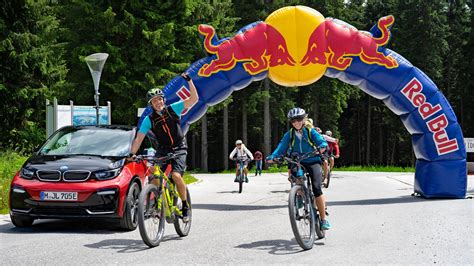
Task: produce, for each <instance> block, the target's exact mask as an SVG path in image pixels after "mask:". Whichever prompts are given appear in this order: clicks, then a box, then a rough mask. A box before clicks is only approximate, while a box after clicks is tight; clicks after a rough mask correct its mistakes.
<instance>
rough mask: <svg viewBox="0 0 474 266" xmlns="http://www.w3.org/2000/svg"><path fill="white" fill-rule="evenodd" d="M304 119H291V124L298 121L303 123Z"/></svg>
mask: <svg viewBox="0 0 474 266" xmlns="http://www.w3.org/2000/svg"><path fill="white" fill-rule="evenodd" d="M303 119H304V117H297V118H293V119H291V120H290V122H291V123H294V122H297V121H298V122H301V121H303Z"/></svg>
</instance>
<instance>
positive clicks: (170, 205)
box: [153, 164, 182, 222]
mask: <svg viewBox="0 0 474 266" xmlns="http://www.w3.org/2000/svg"><path fill="white" fill-rule="evenodd" d="M153 167H154V169H153V176H154V177H155V178H159V181H160V187H161V191H162V192H161V195H162V196H161V198H160V199H159V200H158V202H159V203H160V201H161V200H164V201H165V216H166V217H167V218H168V219H170V218H173V219H174V217H172V214H173V213H176V214H177V215H178V216H181V215H182V213H181V210H180V209H179V208H178V207H177V206H176V205H175V204H174V198H175V197H174V196H175V195H176V196H177V197H179V196H180V195H179V193H178V190H177V189H176V187H175V184H174V183H173V182H171V181H170V179H169V177H168V175H167V174H166V173H165V172H163V171H162V170H161V167H159V166H158V165H156V164H154V165H153ZM173 219H171V220H170V221H169V222H172V220H173Z"/></svg>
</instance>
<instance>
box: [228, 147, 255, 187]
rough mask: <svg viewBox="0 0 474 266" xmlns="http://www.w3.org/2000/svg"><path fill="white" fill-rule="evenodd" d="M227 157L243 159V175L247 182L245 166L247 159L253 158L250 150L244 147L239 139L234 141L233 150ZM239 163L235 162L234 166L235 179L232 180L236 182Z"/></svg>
mask: <svg viewBox="0 0 474 266" xmlns="http://www.w3.org/2000/svg"><path fill="white" fill-rule="evenodd" d="M229 159H231V160H236V161H237V160H243V161H244V175H245V182H246V183H248V182H249V180H248V178H247V172H248V169H247V166H248V163H249V160H253V155H252V152H250V151H249V149H247V147H245V145H244V144H243V143H242V141H241V140H240V139H239V140H237V141H236V142H235V148H234V150H233V151H232V152H231V153H230V155H229ZM239 167H240V165H239V163H238V162H237V164H236V167H235V180H234V182H238V179H237V177H238V176H239Z"/></svg>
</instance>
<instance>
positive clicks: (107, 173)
mask: <svg viewBox="0 0 474 266" xmlns="http://www.w3.org/2000/svg"><path fill="white" fill-rule="evenodd" d="M121 170H122V169H121V168H117V169H112V170H104V171H97V172H95V173H94V176H95V178H96V179H97V180H109V179H112V178H115V177H117V176H118V175H119V174H120V172H121Z"/></svg>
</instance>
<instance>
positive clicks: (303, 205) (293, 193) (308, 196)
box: [273, 150, 325, 250]
mask: <svg viewBox="0 0 474 266" xmlns="http://www.w3.org/2000/svg"><path fill="white" fill-rule="evenodd" d="M318 154H319V152H318V151H317V150H315V151H312V152H308V153H305V154H303V155H297V154H294V155H292V156H290V157H287V156H283V157H281V158H275V159H273V160H274V161H276V162H281V160H283V161H286V162H288V163H289V164H291V165H292V169H290V170H291V171H290V178H289V180H290V182H291V190H290V193H289V199H288V210H289V216H290V223H291V229H292V230H293V234H294V235H295V238H296V241H297V242H298V244H299V245H300V246H301V248H303V249H304V250H308V249H311V248H313V244H314V241H315V238H316V235H317V236H318V239H321V238H324V237H325V231H324V230H322V229H321V218H320V215H319V212H318V210H317V208H315V206H314V194H313V189H312V186H311V183H310V180H311V177H310V176H309V174H308V172H307V171H306V169H305V168H304V166H302V165H301V161H303V160H304V159H306V158H309V157H313V156H315V155H318Z"/></svg>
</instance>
